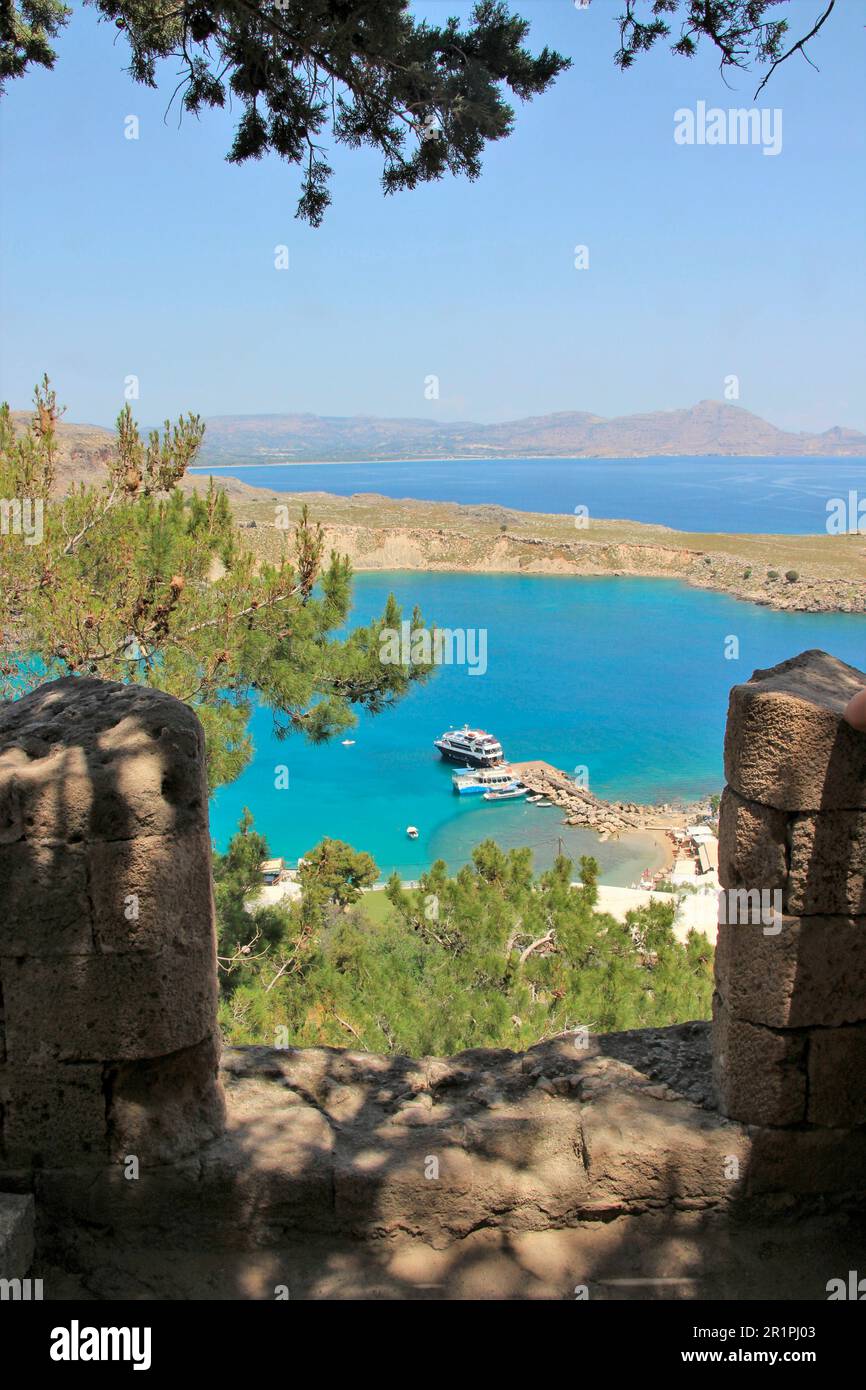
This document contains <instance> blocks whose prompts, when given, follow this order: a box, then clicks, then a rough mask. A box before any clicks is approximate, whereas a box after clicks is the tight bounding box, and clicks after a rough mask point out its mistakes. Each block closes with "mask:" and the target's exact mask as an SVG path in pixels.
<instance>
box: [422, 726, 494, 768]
mask: <svg viewBox="0 0 866 1390" xmlns="http://www.w3.org/2000/svg"><path fill="white" fill-rule="evenodd" d="M433 746H434V748H438V749H439V752H440V753H441V754H442V756H443V758H447V759H448V761H449V762H452V763H460V764H461V766H462V767H496V766H497V765H498V764H499V763H501V762H503V760H504V754H503V752H502V744H501V743H500V742H499V740H498V739H495V738H494V737H493V735H492V734H488V733H485V731H484V730H483V729H470V727H469V725H468V724H464V726H463V728H462V729H449V730H448V732H447V734H442V736H441V738H437V739H434V741H433Z"/></svg>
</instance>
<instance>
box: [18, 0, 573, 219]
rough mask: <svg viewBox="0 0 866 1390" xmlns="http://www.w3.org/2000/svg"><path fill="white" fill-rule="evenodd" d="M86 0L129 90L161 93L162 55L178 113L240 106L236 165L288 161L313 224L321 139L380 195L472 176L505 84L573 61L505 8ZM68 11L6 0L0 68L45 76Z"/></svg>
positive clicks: (493, 128)
mask: <svg viewBox="0 0 866 1390" xmlns="http://www.w3.org/2000/svg"><path fill="white" fill-rule="evenodd" d="M88 3H89V4H91V5H93V6H94V8H95V9H96V10H98V12H99V14H100V16H101V17H102V18H104V19H106V20H110V21H112V22H113V23H114V25H115V26H116V27H117V29H118V30H120V32H121V33H122V35H123V36H124V37H125V39H126V41H127V43H128V45H129V56H130V63H129V72H130V73H131V75H132V77H133V78H134V79H135V81H137V82H141V83H144V84H145V85H146V86H148V87H157V86H158V85H159V82H160V80H161V78H162V76H163V71H162V65H163V64H164V63H165V62H166V60H168V71H169V73H170V74H171V85H172V87H174V86H175V82H176V77H177V75H179V76H180V83H179V86H178V87H177V88H176V91H175V93H174V94H173V96H172V100H174V96H175V95H178V94H179V101H180V105H181V109H182V110H183V111H186V112H189V113H191V114H193V115H198V114H199V113H200V112H201V111H202V110H204V109H206V108H208V107H226V106H231V107H235V108H237V109H238V111H239V113H240V114H239V119H238V122H237V125H236V128H235V133H234V140H233V142H232V146H231V149H230V150H229V153H228V159H229V161H230V162H231V163H234V164H242V163H244V162H245V161H246V160H248V159H260V158H261V157H262V156H263V155H264V154H266V153H268V152H269V151H273V152H274V153H275V154H277V155H278V156H280V157H281V158H282V159H284V160H286V162H287V163H289V164H291V165H297V166H298V167H299V168H300V170H301V196H300V200H299V202H298V213H297V215H298V216H299V217H301V218H303V219H305V220H306V221H307V222H310V223H311V224H312V225H313V226H318V225H319V223H320V222H321V221H322V217H323V214H324V212H325V209H326V208H327V207H328V205H329V203H330V201H331V195H330V191H329V180H330V177H331V174H332V172H333V171H332V169H331V168H330V166H329V164H328V162H327V158H326V155H327V151H326V148H325V146H324V145H323V143H322V141H323V138H326V137H327V136H330V138H331V139H332V140H333V141H334V142H335V143H336V144H339V145H346V146H348V147H349V148H350V149H358V148H360V147H361V146H365V145H366V146H369V147H370V148H372V149H374V150H376V151H377V152H378V153H379V154H380V155H381V156H382V157H383V160H384V168H383V172H382V186H383V188H384V190H385V192H386V193H393V192H394V191H395V190H397V189H402V188H414V187H416V185H417V184H419V183H424V182H428V181H429V180H431V179H440V178H442V177H443V175H444V174H445V173H452V174H457V173H463V174H466V175H467V176H468V177H469V178H470V179H474V178H477V177H478V174H479V173H480V169H481V155H482V153H483V150H484V147H485V145H486V144H487V142H488V141H494V140H501V139H503V138H505V137H506V136H508V135H509V134H510V133H511V130H512V128H513V124H514V111H513V109H512V107H511V106H510V105H509V104H508V102H507V101H506V99H505V97H504V95H503V89H504V88H507V89H508V90H509V92H510V93H513V95H514V96H515V97H517V98H518V99H519V100H520V101H529V100H530V99H531V98H532V97H533V96H536V95H537V94H539V93H541V92H544V91H546V89H547V88H548V87H549V86H550V85H551V83H552V82H553V81H554V79H555V78H556V77H557V75H558V74H559V73H561V72H562V71H563V70H564V69H565V68H567V67H568V66H569V61H568V60H567V59H565V58H562V57H561V56H560V55H559V54H558V53H555V52H552V51H551V50H550V49H548V48H545V49H543V50H542V52H541V53H539V54H538V56H537V57H536V56H533V54H532V53H530V52H529V50H528V49H527V48H526V47H525V46H524V41H525V39H526V36H527V33H528V30H529V24H528V22H527V21H526V20H524V19H521V18H520V16H519V15H513V14H511V13H510V12H509V10H508V7H507V5H506V4H504V3H503V0H479V3H477V4H476V5H475V7H474V9H473V11H472V15H471V18H470V20H469V22H468V24H466V25H465V26H461V24H460V22H459V21H458V20H456V19H452V18H449V19H446V20H445V21H444V23H443V24H441V25H438V24H430V23H427V22H426V21H423V20H417V19H415V18H414V17H413V15H412V14H411V12H410V8H409V4H408V0H290V3H286V4H283V5H279V6H278V5H277V3H275V0H178V3H176V4H166V3H164V2H163V0H88ZM68 13H69V11H66V10H64V8H63V6H61V5H57V4H54V3H52V0H23V3H21V4H20V5H17V6H16V5H14V4H9V3H8V0H5V3H3V5H2V6H0V21H2V27H0V60H2V61H3V64H4V65H3V67H0V73H2V72H3V71H5V72H6V75H9V76H18V75H20V73H22V72H23V71H24V70H25V68H26V66H27V63H28V62H41V63H43V64H44V65H45V66H48V67H50V66H51V65H52V64H53V62H54V54H53V52H52V51H51V49H50V47H49V46H48V44H47V38H50V37H51V36H53V35H54V34H55V33H56V32H57V29H58V28H59V26H60V25H61V24H63V23H65V20H66V15H67V14H68ZM28 16H31V17H32V22H33V28H32V31H31V30H29V29H28V27H27V25H26V24H25V19H26V18H27V17H28ZM35 21H38V23H37V22H35ZM6 45H8V47H9V51H8V55H7V52H6Z"/></svg>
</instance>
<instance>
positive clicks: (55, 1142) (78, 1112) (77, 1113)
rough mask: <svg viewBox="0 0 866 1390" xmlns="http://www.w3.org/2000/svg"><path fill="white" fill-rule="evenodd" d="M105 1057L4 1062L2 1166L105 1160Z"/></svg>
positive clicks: (0, 1081) (0, 1070)
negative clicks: (57, 1063)
mask: <svg viewBox="0 0 866 1390" xmlns="http://www.w3.org/2000/svg"><path fill="white" fill-rule="evenodd" d="M102 1083H103V1066H102V1063H101V1062H89V1063H74V1064H67V1065H66V1066H62V1067H57V1066H54V1065H52V1064H51V1063H48V1064H47V1065H46V1064H43V1063H40V1062H35V1061H34V1062H27V1063H18V1064H16V1065H15V1066H12V1065H11V1064H10V1063H7V1064H6V1065H5V1066H3V1067H0V1107H2V1110H3V1154H2V1166H3V1167H4V1168H15V1167H16V1166H18V1165H19V1164H20V1165H22V1166H25V1165H26V1166H29V1167H33V1168H46V1167H63V1166H64V1165H69V1166H70V1167H82V1166H88V1165H92V1164H95V1165H101V1164H103V1163H105V1161H106V1158H107V1153H108V1150H107V1144H106V1121H105V1094H104V1091H103V1084H102Z"/></svg>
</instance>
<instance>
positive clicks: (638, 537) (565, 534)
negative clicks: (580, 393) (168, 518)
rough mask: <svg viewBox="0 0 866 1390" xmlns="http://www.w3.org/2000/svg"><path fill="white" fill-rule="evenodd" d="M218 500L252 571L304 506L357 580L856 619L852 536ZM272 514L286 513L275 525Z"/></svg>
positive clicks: (859, 568)
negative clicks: (508, 582) (561, 586)
mask: <svg viewBox="0 0 866 1390" xmlns="http://www.w3.org/2000/svg"><path fill="white" fill-rule="evenodd" d="M211 476H213V475H211V474H203V475H201V477H202V482H203V481H204V479H205V478H209V477H211ZM225 481H227V482H231V481H232V480H231V479H229V478H227V479H226V480H225ZM227 491H228V495H229V500H230V504H231V507H232V511H233V513H234V516H235V523H236V526H237V528H238V532H239V535H240V537H241V538H242V540H243V542H244V543H245V544H246V545H248V546H249V548H250V549H251V550H252V552H253V554H254V555H255V556H256V558H257V559H258V560H259V561H262V562H263V561H268V562H276V561H277V560H279V559H280V558H281V556H282V555H283V554H284V553H285V549H286V546H287V544H290V539H291V528H292V526H293V525H294V523H295V522H296V521H297V519H298V517H299V516H300V513H301V509H302V507H304V506H306V507H308V508H309V509H310V513H311V516H312V519H313V520H314V521H315V522H317V523H321V525H322V527H323V533H324V540H325V548H326V553H327V552H328V551H330V550H334V551H336V552H337V553H338V554H340V555H346V556H348V558H349V560H350V562H351V564H352V566H353V568H354V569H355V570H356V571H358V572H373V571H395V572H397V571H401V572H411V571H427V572H430V573H455V574H466V573H475V574H520V575H540V576H575V577H593V578H599V577H604V576H608V577H611V578H623V577H632V578H644V579H661V578H665V579H677V580H680V581H683V582H685V583H687V584H689V585H690V586H691V587H693V588H699V589H708V590H711V591H715V592H720V593H725V594H727V595H729V596H730V597H732V598H735V599H738V600H740V601H742V602H747V603H754V604H757V605H759V606H764V607H769V608H773V609H775V610H777V611H787V612H802V613H849V614H855V615H861V616H862V615H864V614H866V586H864V584H863V577H862V576H863V560H864V548H866V547H864V536H863V535H862V534H860V533H858V532H855V533H851V534H845V535H840V536H831V535H827V534H821V533H807V534H799V533H796V534H781V535H772V534H758V533H739V534H737V533H726V532H717V533H711V532H687V531H676V530H673V529H672V528H670V527H668V526H663V525H659V524H654V523H647V522H637V521H623V520H617V519H608V518H601V517H592V518H587V524H586V525H584V526H577V525H575V518H574V517H570V516H567V515H559V514H551V513H543V512H524V511H517V510H515V509H513V508H508V507H503V506H499V505H497V504H491V503H483V504H474V505H472V504H465V503H455V502H432V501H424V500H418V499H414V498H402V499H395V498H389V497H383V496H381V495H380V494H376V493H356V494H354V495H353V496H351V497H342V496H337V495H335V494H332V493H327V492H316V491H314V492H310V493H290V492H273V493H269V492H268V491H267V489H263V488H252V487H250V486H249V485H248V484H245V483H241V482H238V481H237V480H234V491H232V489H231V488H229V489H227ZM276 506H279V507H280V508H281V510H284V512H285V519H283V521H282V524H281V525H280V526H278V525H277V524H276V514H275V508H276Z"/></svg>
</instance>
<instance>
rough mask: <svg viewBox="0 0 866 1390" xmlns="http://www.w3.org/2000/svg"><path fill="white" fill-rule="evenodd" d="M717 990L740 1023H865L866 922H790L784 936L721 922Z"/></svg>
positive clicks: (786, 920)
mask: <svg viewBox="0 0 866 1390" xmlns="http://www.w3.org/2000/svg"><path fill="white" fill-rule="evenodd" d="M715 971H716V989H717V991H718V993H719V995H720V996H721V998H722V999H723V1000H724V1001H725V1004H726V1005H727V1007H728V1009H729V1010H730V1012H731V1013H732V1015H733V1016H734V1017H735V1018H739V1019H742V1020H744V1021H746V1022H749V1023H759V1024H763V1025H764V1026H765V1027H768V1028H804V1027H808V1026H809V1025H815V1024H817V1025H819V1026H831V1025H837V1024H842V1023H857V1022H860V1021H861V1020H866V918H860V919H859V920H852V919H850V918H845V917H783V918H782V920H781V931H780V932H779V933H778V934H768V933H766V932H765V930H764V928H763V927H762V926H761V925H752V924H743V925H737V924H724V923H720V924H719V933H718V939H717V941H716V959H715Z"/></svg>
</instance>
